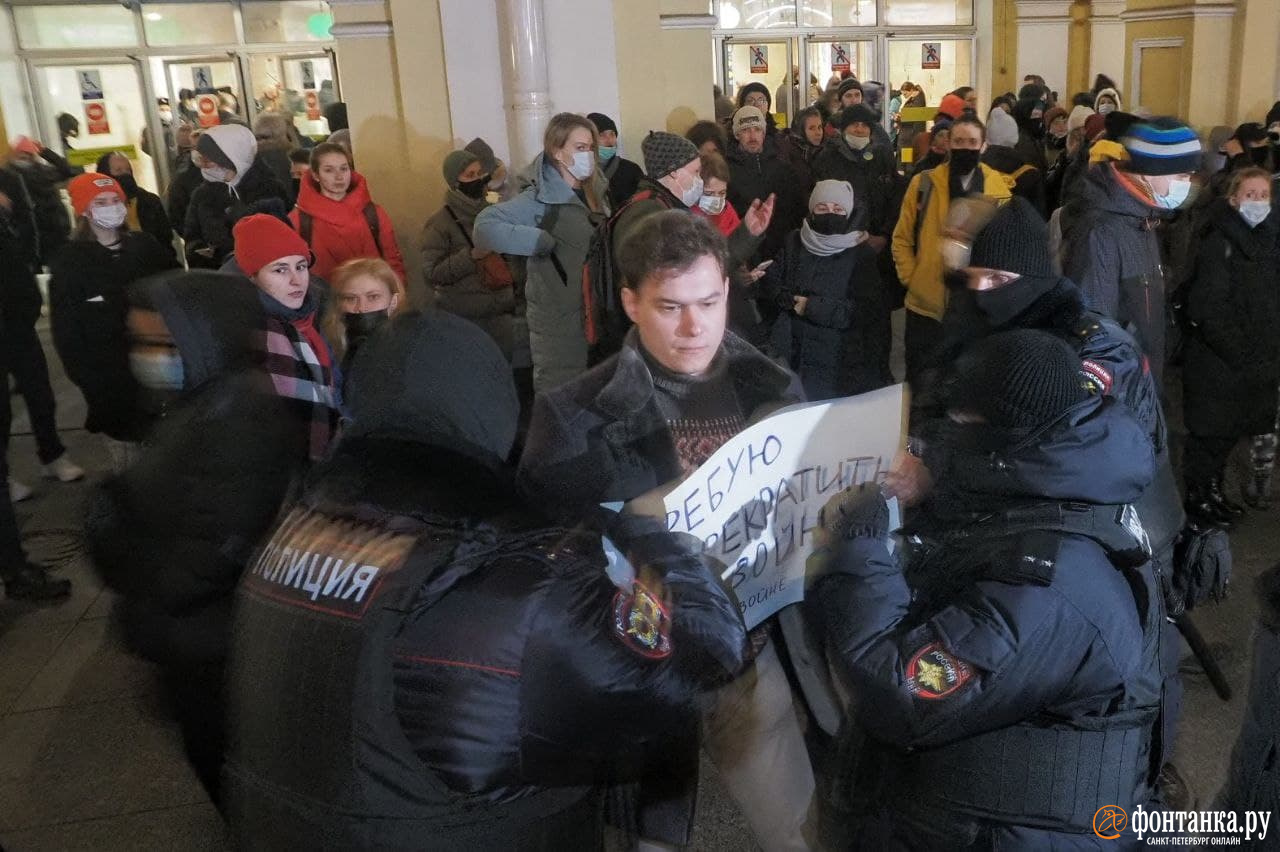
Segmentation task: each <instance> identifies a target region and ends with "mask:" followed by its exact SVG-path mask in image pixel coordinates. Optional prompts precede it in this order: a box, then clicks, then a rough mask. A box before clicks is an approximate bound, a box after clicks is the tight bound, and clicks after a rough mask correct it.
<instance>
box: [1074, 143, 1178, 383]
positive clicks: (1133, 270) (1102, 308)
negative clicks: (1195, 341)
mask: <svg viewBox="0 0 1280 852" xmlns="http://www.w3.org/2000/svg"><path fill="white" fill-rule="evenodd" d="M1124 180H1125V179H1124V178H1122V177H1120V176H1119V175H1118V173H1117V171H1116V167H1115V166H1114V165H1112V164H1110V163H1100V164H1097V165H1093V166H1090V167H1089V169H1088V171H1087V172H1086V173H1085V175H1084V177H1083V178H1082V179H1081V181H1080V184H1079V187H1078V188H1077V192H1076V194H1075V195H1074V196H1073V197H1072V198H1071V200H1070V201H1069V202H1068V203H1067V207H1066V209H1065V210H1064V211H1063V218H1062V226H1063V234H1062V238H1063V245H1064V249H1063V273H1064V274H1065V275H1066V276H1067V277H1068V278H1070V279H1071V280H1072V281H1075V282H1076V283H1077V284H1078V285H1079V286H1080V290H1081V292H1083V293H1084V297H1085V301H1086V302H1087V303H1088V305H1089V307H1090V308H1092V309H1093V310H1095V311H1097V312H1098V313H1100V314H1103V315H1104V316H1108V317H1111V318H1112V319H1114V320H1116V321H1117V322H1119V323H1120V324H1121V325H1123V326H1126V327H1129V328H1130V330H1131V331H1132V332H1133V336H1134V337H1135V338H1136V339H1137V341H1138V344H1139V345H1140V346H1141V347H1142V349H1143V351H1144V352H1146V353H1147V356H1148V357H1149V358H1150V360H1151V372H1152V374H1153V375H1155V377H1156V384H1157V385H1159V384H1161V383H1162V380H1163V375H1164V361H1165V322H1166V319H1165V278H1164V268H1163V266H1162V264H1161V259H1160V240H1159V238H1158V237H1157V236H1156V231H1155V229H1156V227H1157V226H1158V225H1159V223H1160V221H1161V220H1162V219H1166V218H1168V217H1170V216H1172V215H1173V211H1170V210H1162V209H1160V208H1157V207H1155V206H1154V205H1153V204H1152V203H1151V202H1149V201H1146V200H1143V199H1141V198H1139V197H1138V196H1137V195H1136V194H1135V193H1136V191H1137V190H1131V189H1129V188H1126V186H1125V185H1124V183H1122V181H1124Z"/></svg>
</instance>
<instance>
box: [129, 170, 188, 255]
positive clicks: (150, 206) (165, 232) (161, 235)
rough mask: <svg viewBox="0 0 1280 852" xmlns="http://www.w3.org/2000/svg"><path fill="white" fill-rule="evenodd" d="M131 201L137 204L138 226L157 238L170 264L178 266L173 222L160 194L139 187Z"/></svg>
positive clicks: (132, 203)
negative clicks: (174, 245)
mask: <svg viewBox="0 0 1280 852" xmlns="http://www.w3.org/2000/svg"><path fill="white" fill-rule="evenodd" d="M129 203H130V204H131V205H134V204H136V205H137V211H138V228H139V229H140V230H141V231H142V232H143V233H146V234H150V235H151V236H152V237H153V238H154V239H155V241H156V243H157V244H158V245H159V246H160V250H161V251H163V252H164V253H165V256H166V257H167V258H168V259H169V261H170V262H169V264H168V266H177V265H178V254H177V252H175V251H174V249H173V224H172V223H171V222H170V221H169V214H168V213H166V212H165V210H164V202H163V201H161V200H160V196H158V195H156V194H155V193H154V192H147V191H146V190H145V189H142V188H139V189H138V194H137V195H136V196H134V198H132V199H130V202H129Z"/></svg>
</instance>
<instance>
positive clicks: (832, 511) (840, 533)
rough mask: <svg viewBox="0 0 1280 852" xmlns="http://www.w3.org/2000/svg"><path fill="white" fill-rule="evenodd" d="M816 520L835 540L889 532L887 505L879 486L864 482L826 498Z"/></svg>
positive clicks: (875, 536) (872, 536)
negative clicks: (825, 502)
mask: <svg viewBox="0 0 1280 852" xmlns="http://www.w3.org/2000/svg"><path fill="white" fill-rule="evenodd" d="M818 523H819V524H820V525H821V526H822V527H823V528H824V529H825V530H826V531H827V533H828V534H830V536H831V537H832V538H833V539H836V540H837V541H848V540H850V539H854V538H860V537H866V538H877V539H883V538H885V537H886V536H888V535H889V504H888V503H887V502H885V499H884V494H882V493H881V492H880V486H879V485H877V484H875V483H872V482H867V483H863V484H862V485H855V486H852V487H850V488H846V489H845V490H844V491H841V492H840V493H839V494H837V495H835V496H834V497H832V498H831V499H830V500H829V501H827V505H825V506H823V507H822V511H821V512H820V513H819V514H818Z"/></svg>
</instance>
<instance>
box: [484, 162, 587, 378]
mask: <svg viewBox="0 0 1280 852" xmlns="http://www.w3.org/2000/svg"><path fill="white" fill-rule="evenodd" d="M599 174H600V172H599V169H597V170H595V171H594V172H593V175H592V180H593V182H594V184H593V188H594V190H595V191H596V197H597V198H599V199H601V201H603V200H604V197H605V184H604V181H603V178H599ZM528 178H529V180H530V184H529V186H528V188H526V189H525V190H524V191H522V192H521V193H520V194H519V195H518V196H516V197H515V198H513V199H511V200H510V201H507V202H504V203H502V204H495V205H493V206H491V207H486V208H485V209H484V210H482V211H480V213H479V214H478V215H477V216H476V223H475V230H474V232H473V233H474V239H475V243H476V247H477V248H480V249H488V250H489V251H496V252H498V253H500V254H511V255H517V256H520V257H527V258H529V262H528V267H527V268H528V279H527V283H526V284H525V298H526V300H527V302H528V305H527V308H526V310H525V318H526V320H527V321H528V324H529V347H530V349H531V350H532V352H533V385H534V389H535V390H536V391H537V392H539V393H543V392H546V391H549V390H551V389H552V388H554V387H557V386H559V385H562V384H564V383H565V382H567V381H569V380H570V379H572V378H574V377H575V376H577V375H578V374H580V373H581V372H582V371H583V370H585V369H586V368H587V335H586V329H585V326H584V325H583V315H582V311H583V307H582V267H583V264H584V263H585V262H586V257H587V249H588V248H589V247H590V245H591V237H592V236H593V235H594V233H595V230H596V226H597V225H599V224H600V222H602V221H604V218H605V216H606V215H607V212H608V211H607V207H606V208H603V209H602V210H601V211H600V212H594V211H592V210H590V209H589V208H588V207H587V205H586V204H584V203H583V201H582V200H581V199H580V198H579V197H578V195H577V193H575V192H574V191H573V189H572V188H571V187H570V186H569V184H567V183H566V182H565V180H564V178H563V177H561V175H560V172H559V170H558V169H557V168H556V167H555V165H554V164H552V163H551V162H550V161H549V160H547V158H546V155H545V154H539V155H538V156H537V158H536V159H535V160H534V162H533V165H532V168H531V171H530V173H529V174H528ZM553 258H554V261H553ZM556 263H558V264H559V268H557V266H556ZM562 272H563V275H562V274H561V273H562Z"/></svg>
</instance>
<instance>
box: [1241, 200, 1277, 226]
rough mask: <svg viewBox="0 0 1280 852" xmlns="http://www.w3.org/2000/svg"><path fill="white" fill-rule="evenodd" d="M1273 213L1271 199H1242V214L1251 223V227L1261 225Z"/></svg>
mask: <svg viewBox="0 0 1280 852" xmlns="http://www.w3.org/2000/svg"><path fill="white" fill-rule="evenodd" d="M1270 215H1271V202H1270V201H1241V202H1240V216H1241V218H1243V219H1244V220H1245V221H1246V222H1248V223H1249V227H1250V228H1256V227H1258V226H1259V225H1261V224H1262V223H1263V222H1264V221H1266V218H1267V217H1268V216H1270Z"/></svg>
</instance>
